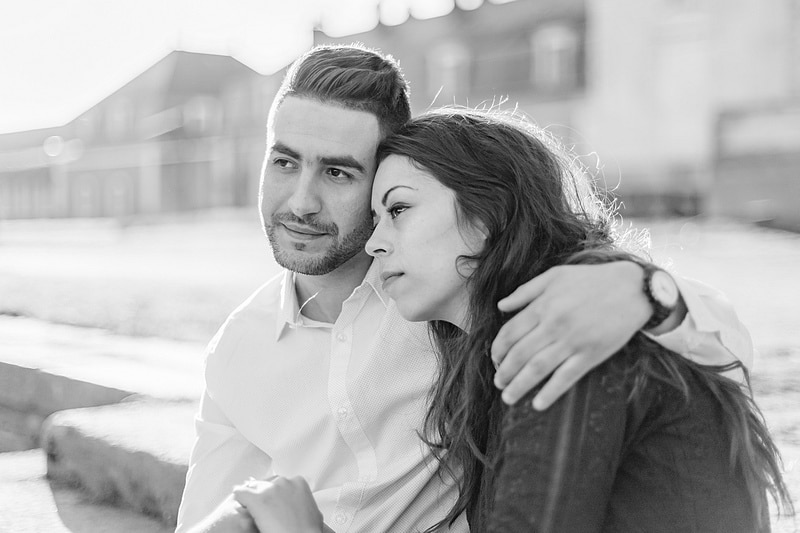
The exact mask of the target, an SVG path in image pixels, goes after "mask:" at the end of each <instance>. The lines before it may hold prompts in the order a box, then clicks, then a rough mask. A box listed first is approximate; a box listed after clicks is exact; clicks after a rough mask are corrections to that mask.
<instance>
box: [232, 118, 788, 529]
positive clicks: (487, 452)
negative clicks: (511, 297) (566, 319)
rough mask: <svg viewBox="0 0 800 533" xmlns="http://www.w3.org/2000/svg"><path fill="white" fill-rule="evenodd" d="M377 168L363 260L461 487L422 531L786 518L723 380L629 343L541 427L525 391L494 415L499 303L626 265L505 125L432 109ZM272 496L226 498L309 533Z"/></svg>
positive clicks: (562, 160) (750, 523)
mask: <svg viewBox="0 0 800 533" xmlns="http://www.w3.org/2000/svg"><path fill="white" fill-rule="evenodd" d="M379 160H380V161H381V163H380V166H379V168H378V172H377V175H376V178H375V183H374V187H373V195H372V207H373V210H374V212H375V220H376V227H375V232H374V234H373V236H372V238H371V239H370V240H369V242H368V243H367V251H368V252H369V253H370V254H371V255H373V256H374V257H375V258H377V260H378V261H379V262H380V266H381V270H382V275H381V278H382V280H383V288H384V290H385V291H386V292H387V293H388V294H389V295H390V296H391V297H392V299H393V300H394V302H395V304H396V305H397V308H398V310H399V311H400V313H401V314H402V315H403V316H404V317H405V318H406V319H409V320H416V321H422V320H426V321H430V331H431V334H432V337H433V339H434V341H435V344H436V346H437V351H438V354H439V357H440V369H441V370H440V374H439V376H438V379H437V383H436V385H435V387H434V389H433V391H432V393H431V401H430V408H429V411H428V415H427V419H426V428H425V429H426V433H425V435H424V436H423V438H424V439H425V441H426V442H427V443H428V445H430V446H431V447H432V448H433V449H434V451H435V452H436V453H437V455H438V457H439V458H440V460H441V461H443V464H444V465H445V467H446V468H448V469H450V470H451V472H452V473H453V474H457V473H461V477H460V479H461V484H460V497H459V499H458V500H457V502H456V504H455V505H454V507H453V508H452V509H451V510H450V513H449V514H448V516H447V517H446V518H445V519H444V520H443V521H442V522H441V523H439V524H437V525H436V526H434V527H432V528H431V530H437V529H438V530H446V529H447V527H446V526H447V524H449V523H451V522H452V521H453V520H455V519H456V518H457V517H458V516H459V515H460V514H461V513H463V512H465V511H466V513H467V516H468V519H469V522H470V529H471V530H472V531H478V532H481V531H509V532H516V531H557V532H560V531H569V532H576V531H622V532H624V531H670V532H672V531H703V532H706V531H724V532H726V533H729V532H736V531H742V532H745V531H747V532H752V531H768V530H769V518H768V508H767V503H766V493H767V492H768V491H769V492H771V493H772V496H773V498H774V499H775V500H776V502H777V503H779V504H783V506H784V508H785V509H786V510H788V511H791V501H790V499H789V496H788V494H787V491H786V488H785V486H784V483H783V481H782V478H781V472H780V469H779V466H778V465H779V458H778V453H777V450H776V448H775V446H774V444H773V442H772V440H771V438H770V436H769V434H768V432H767V430H766V427H765V426H764V423H763V420H762V418H761V415H760V413H759V411H758V409H757V408H756V407H755V405H754V404H753V403H752V401H751V399H750V397H749V395H748V394H747V393H746V392H745V390H743V389H742V388H741V386H740V385H739V384H738V383H737V382H735V381H732V380H730V379H728V378H726V377H723V376H722V375H721V374H720V371H722V370H730V368H726V369H721V368H708V367H700V366H698V365H695V364H693V363H691V362H690V361H688V360H687V359H685V358H683V357H679V356H677V355H675V354H672V353H671V352H669V351H667V350H666V349H665V348H663V347H661V346H659V345H657V344H655V343H653V342H650V341H649V340H648V339H646V338H645V337H643V336H637V337H635V338H634V339H633V340H632V341H631V342H630V343H629V344H628V345H627V346H626V347H625V348H623V349H622V350H621V351H620V352H619V353H618V354H617V355H615V356H614V357H612V358H611V359H609V360H608V361H607V362H606V363H604V364H602V365H600V366H599V367H598V368H596V369H595V370H593V371H592V372H590V373H589V374H588V375H587V376H586V377H584V378H583V379H582V380H581V382H580V383H579V384H578V385H577V386H576V387H575V388H574V389H573V390H572V391H571V392H570V393H568V394H567V395H566V396H565V397H564V398H562V399H561V400H559V401H558V402H556V404H554V405H553V407H551V408H550V409H548V410H547V411H544V412H538V411H534V410H533V409H532V407H531V401H530V398H532V396H533V395H535V394H536V392H537V391H532V392H531V393H530V394H529V396H528V401H519V402H517V403H516V404H515V405H514V406H510V407H509V406H507V405H506V404H504V403H503V402H502V401H501V398H500V392H499V391H498V390H497V388H496V387H494V385H493V383H492V380H493V377H494V366H493V364H492V361H491V358H490V357H489V347H490V345H491V340H492V339H494V338H495V335H496V334H497V332H498V330H499V329H500V327H501V326H502V325H503V323H504V321H505V320H507V319H508V318H509V317H508V315H506V314H504V313H502V312H500V311H499V310H498V307H497V302H498V301H499V300H500V299H502V298H503V297H505V296H507V295H508V294H510V293H511V292H512V291H513V290H514V289H515V288H516V287H518V286H519V285H521V284H522V282H524V281H526V280H529V279H531V278H533V277H534V276H536V275H538V274H540V273H542V272H544V271H546V270H547V269H549V268H550V267H553V266H555V265H559V264H565V263H592V262H595V263H596V262H603V261H612V260H620V259H628V260H632V261H635V260H636V258H635V257H634V256H632V255H630V254H628V253H624V252H622V251H621V244H622V243H621V242H618V239H617V238H616V236H615V235H614V234H613V232H612V228H611V219H610V216H609V212H608V211H607V210H606V209H605V208H604V206H603V204H602V203H601V202H600V201H599V200H598V199H597V197H596V196H595V195H594V193H593V191H592V188H591V184H590V183H589V182H588V181H587V180H586V178H585V176H584V174H583V173H582V172H581V170H580V168H577V166H576V164H575V159H574V158H570V157H569V156H568V155H567V154H565V153H564V152H563V151H562V148H561V147H560V146H559V145H558V144H557V143H555V142H554V141H552V140H551V139H550V138H549V137H547V136H546V135H545V134H544V133H543V132H542V131H540V130H538V129H536V128H535V127H534V126H533V125H532V124H530V123H529V122H527V121H525V120H524V119H523V118H522V117H519V116H512V115H509V114H504V113H500V112H498V111H470V110H463V109H443V110H438V111H435V112H430V113H427V114H425V115H423V116H421V117H418V118H416V119H414V120H412V121H411V123H409V125H408V126H406V127H405V129H404V130H402V131H401V132H399V133H398V134H396V135H393V136H392V137H390V138H388V139H386V140H385V141H384V142H383V143H382V144H381V147H380V148H379ZM602 319H603V317H598V320H602ZM737 366H740V365H737ZM456 477H458V476H457V475H456ZM281 484H284V485H286V484H287V483H286V482H280V483H278V484H270V483H268V482H256V483H254V484H252V485H251V486H245V487H240V488H239V489H237V490H236V491H235V493H234V494H235V497H236V498H237V500H238V501H239V502H240V503H241V504H242V505H244V506H245V507H246V508H247V509H248V511H250V513H251V515H252V516H253V517H254V519H255V521H256V523H257V525H258V526H259V527H260V528H261V530H262V531H266V530H267V529H268V527H267V525H266V524H267V520H269V519H272V518H274V514H271V513H269V512H267V511H266V510H265V509H266V508H267V506H265V505H264V503H265V502H267V503H272V504H275V502H276V501H278V500H277V499H276V498H279V497H281V496H285V498H284V502H285V504H282V505H277V506H275V505H273V507H277V508H280V509H283V510H284V511H286V510H287V508H288V506H289V505H290V504H289V502H293V503H292V505H294V509H293V510H292V516H291V517H288V518H287V520H289V522H288V523H293V524H300V523H301V522H300V519H299V518H298V517H301V516H303V517H304V520H305V522H302V523H305V524H310V525H309V526H308V530H309V531H310V530H313V531H318V530H319V527H321V517H320V516H319V513H318V511H316V509H315V506H314V505H313V499H312V498H311V497H310V490H309V489H308V487H307V485H305V484H304V483H303V482H302V480H297V479H295V480H293V481H292V484H293V485H294V494H296V495H297V494H300V495H302V497H300V496H297V497H289V496H287V494H288V493H287V492H286V491H281V490H279V489H280V485H281ZM270 493H271V494H270ZM304 502H305V503H304ZM282 523H287V522H282ZM287 530H294V529H287Z"/></svg>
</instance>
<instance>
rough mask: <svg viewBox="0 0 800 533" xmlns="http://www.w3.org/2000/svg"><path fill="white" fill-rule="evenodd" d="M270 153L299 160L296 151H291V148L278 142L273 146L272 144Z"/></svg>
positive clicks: (298, 154) (298, 153)
mask: <svg viewBox="0 0 800 533" xmlns="http://www.w3.org/2000/svg"><path fill="white" fill-rule="evenodd" d="M270 151H272V152H280V153H282V154H286V155H288V156H289V157H293V158H295V159H300V152H298V151H297V150H292V149H291V148H289V147H288V146H286V145H285V144H283V143H282V142H280V141H277V142H276V143H275V144H273V145H272V149H271V150H270Z"/></svg>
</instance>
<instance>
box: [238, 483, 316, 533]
mask: <svg viewBox="0 0 800 533" xmlns="http://www.w3.org/2000/svg"><path fill="white" fill-rule="evenodd" d="M233 496H234V498H236V501H238V502H239V503H240V504H242V505H243V506H244V507H245V508H246V509H247V511H248V512H249V513H250V515H251V516H252V517H253V520H255V523H256V526H257V527H258V530H259V531H260V532H261V533H321V532H323V531H324V530H323V524H322V513H321V512H320V511H319V508H318V507H317V504H316V502H315V501H314V496H313V495H312V494H311V489H310V488H309V486H308V483H306V480H305V479H303V478H302V477H293V478H285V477H279V476H276V477H274V478H271V479H269V480H267V481H256V480H252V481H249V482H247V484H245V485H242V486H239V487H236V488H234V490H233Z"/></svg>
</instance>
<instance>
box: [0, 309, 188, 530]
mask: <svg viewBox="0 0 800 533" xmlns="http://www.w3.org/2000/svg"><path fill="white" fill-rule="evenodd" d="M203 348H204V347H203V345H202V344H199V343H187V342H178V341H170V340H163V339H147V338H132V337H124V336H120V335H114V334H110V333H108V332H106V331H103V330H97V329H88V328H77V327H71V326H64V325H56V324H50V323H47V322H42V321H39V320H33V319H27V318H18V317H5V316H0V452H8V451H13V450H24V449H29V448H32V447H36V446H39V447H41V448H43V449H44V451H45V453H46V456H47V463H46V464H47V474H48V476H49V478H50V479H51V480H52V481H53V482H57V483H60V484H67V485H69V486H71V487H74V488H80V489H81V490H83V491H84V493H85V494H86V495H87V496H88V497H90V498H91V499H92V500H93V501H99V502H106V503H108V504H113V505H117V506H120V507H126V508H129V509H132V510H133V511H136V512H138V513H143V514H144V515H148V516H151V517H154V518H155V519H157V520H158V521H160V522H161V523H162V524H165V525H167V526H174V523H175V519H176V516H177V509H178V505H179V503H180V496H181V492H182V490H183V483H184V479H185V476H186V469H187V463H188V458H189V453H190V450H191V445H192V442H193V440H194V427H193V420H194V413H195V412H196V410H197V402H198V401H199V398H200V395H201V393H202V387H203V379H202V355H203ZM51 415H52V416H51ZM48 417H49V418H48ZM2 455H7V454H2ZM12 455H13V454H12ZM2 531H4V530H3V529H2V528H0V532H2ZM13 531H16V530H15V529H14V530H13ZM98 531H100V530H98Z"/></svg>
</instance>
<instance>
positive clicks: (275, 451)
mask: <svg viewBox="0 0 800 533" xmlns="http://www.w3.org/2000/svg"><path fill="white" fill-rule="evenodd" d="M410 116H411V113H410V106H409V103H408V90H407V85H406V82H405V80H404V79H403V77H402V74H401V73H400V71H399V68H398V67H397V65H396V64H395V63H394V61H393V60H392V59H391V58H386V57H383V56H381V55H380V54H378V53H376V52H374V51H370V50H367V49H364V48H362V47H357V46H349V47H317V48H314V49H312V50H311V51H309V52H308V53H306V54H305V55H304V56H303V57H301V58H300V59H298V60H297V61H296V62H295V64H294V65H293V66H292V67H291V68H290V70H289V72H288V73H287V75H286V78H285V79H284V82H283V85H282V86H281V89H280V91H279V93H278V95H277V96H276V98H275V101H274V102H273V105H272V108H271V110H270V118H269V123H268V134H267V154H266V158H265V161H264V167H263V173H262V182H261V191H260V204H261V215H262V221H263V224H264V228H265V231H266V234H267V236H268V238H269V241H270V244H271V246H272V249H273V253H274V256H275V259H276V261H277V262H278V263H279V264H280V265H282V266H283V267H284V268H285V269H286V271H285V272H284V273H283V274H282V275H280V276H279V277H277V278H275V279H273V280H272V281H270V282H268V283H267V284H266V285H264V286H263V287H261V288H260V289H259V290H258V291H256V293H254V294H253V295H252V296H251V297H250V298H249V299H248V300H247V301H246V302H245V303H244V304H242V306H240V307H239V308H238V309H237V310H236V311H234V313H233V314H232V315H231V316H230V317H229V318H228V320H227V321H226V323H225V324H224V325H223V326H222V328H221V329H220V331H219V332H218V333H217V335H216V336H215V337H214V339H213V340H212V341H211V343H210V345H209V348H208V354H207V361H206V391H205V394H204V396H203V399H202V403H201V407H200V412H199V414H198V416H197V441H196V443H195V447H194V450H193V452H192V457H191V461H190V469H189V473H188V475H187V484H186V489H185V492H184V496H183V501H182V504H181V509H180V513H179V517H178V529H177V531H180V532H182V531H189V530H193V531H213V530H216V531H239V530H243V531H246V530H248V528H252V523H251V522H250V521H249V517H248V515H247V512H246V511H245V510H243V509H242V507H241V506H238V505H237V504H236V503H235V502H234V500H233V499H232V498H231V496H230V495H231V492H232V488H233V486H234V485H236V484H240V483H242V482H244V481H245V479H247V478H248V477H250V476H252V477H255V478H258V479H265V478H268V477H270V476H273V475H275V474H278V475H281V476H302V477H303V478H304V479H305V480H306V481H307V483H308V486H309V487H310V490H311V492H312V493H313V496H314V500H315V501H316V504H317V505H318V507H319V509H320V510H321V511H322V514H323V515H324V518H325V522H326V523H327V524H329V525H330V527H331V528H333V529H334V530H335V531H337V532H344V531H351V532H353V531H369V532H372V531H398V532H407V531H415V530H420V531H422V530H424V529H426V528H427V527H429V526H431V525H432V524H434V523H436V522H437V521H438V520H440V519H441V517H443V516H444V515H445V514H446V512H447V510H448V509H449V508H450V506H451V504H452V502H453V500H454V498H455V496H456V491H457V489H456V486H455V484H454V483H453V481H452V480H448V479H446V478H445V477H444V474H443V473H440V471H439V470H438V465H437V463H436V461H435V459H434V458H433V456H432V454H431V453H430V451H429V450H428V449H427V448H426V447H425V446H424V445H423V444H422V443H421V441H420V439H419V436H418V433H417V432H418V431H419V430H420V428H422V420H423V417H424V415H425V410H426V404H425V401H426V396H427V393H428V390H429V388H430V386H431V384H432V383H433V379H434V376H435V373H436V357H435V355H434V353H433V351H432V348H431V345H430V342H429V339H428V336H427V333H426V330H425V326H424V325H421V324H412V323H408V322H405V321H404V320H402V319H401V318H400V317H399V315H398V313H397V310H396V309H395V307H394V305H393V303H392V302H391V301H390V300H389V299H388V298H387V297H386V295H385V294H384V293H383V291H382V288H381V283H380V280H379V278H378V272H377V269H376V268H375V267H373V265H372V261H371V259H370V258H369V257H368V256H367V255H366V253H365V251H364V244H365V242H366V240H367V239H368V238H369V236H370V234H371V231H372V218H371V214H370V194H371V186H372V179H373V176H374V173H375V170H376V161H375V151H376V148H377V146H378V143H379V142H380V140H381V139H382V138H383V137H384V136H386V135H387V134H389V133H391V132H392V131H393V130H395V129H396V128H398V127H399V126H400V125H402V124H403V123H404V122H405V121H407V120H408V119H409V118H410ZM643 276H644V275H643V269H642V267H640V266H639V265H636V264H633V263H613V264H610V265H599V266H583V267H559V268H558V269H554V270H552V271H549V272H547V273H546V274H544V275H543V276H540V277H539V278H536V279H534V280H532V281H531V282H530V283H528V284H526V285H525V286H523V287H521V288H520V289H519V290H518V291H517V292H516V293H514V294H512V295H510V296H509V298H507V299H506V300H505V301H504V302H501V307H503V309H504V310H508V311H511V310H514V309H520V308H521V309H522V310H521V311H520V312H519V313H517V315H516V316H515V317H514V318H513V319H512V320H510V321H509V322H508V324H507V325H506V327H504V329H503V330H502V331H501V333H500V335H499V336H498V338H497V340H496V341H495V343H494V345H493V346H492V357H493V358H494V359H495V361H497V362H498V363H500V364H499V369H498V374H497V380H496V382H497V384H498V386H500V387H501V388H503V387H505V391H504V399H505V400H506V401H509V402H512V401H515V400H516V399H517V398H519V397H520V396H521V395H522V394H523V393H524V392H526V391H527V390H530V389H531V388H532V387H533V386H535V384H536V383H537V382H538V381H540V380H541V379H542V378H543V377H545V376H546V375H548V374H550V373H551V371H552V370H554V369H556V372H555V373H554V374H553V376H552V377H551V378H550V379H549V380H548V383H547V385H546V386H545V388H544V389H543V390H542V392H541V393H540V395H539V396H538V397H537V400H536V402H537V405H536V406H537V407H540V408H543V407H546V405H548V404H549V403H550V402H552V400H553V399H554V398H556V397H557V396H558V395H559V394H560V393H561V392H563V390H565V389H566V388H568V387H569V386H571V384H572V383H574V382H575V380H577V379H578V378H579V377H580V376H581V375H582V374H584V373H585V372H587V371H588V370H589V369H590V368H591V367H592V366H594V365H596V364H597V363H599V362H600V361H602V360H603V359H604V358H606V357H608V356H609V355H610V354H611V353H613V352H615V351H616V350H617V349H618V348H619V347H621V346H622V345H623V344H625V342H627V340H628V339H629V338H630V337H631V336H632V335H633V334H634V333H635V332H636V331H638V330H639V329H640V328H642V327H643V326H645V325H646V323H647V326H648V327H649V328H650V333H655V334H661V333H664V335H659V336H657V337H656V340H658V341H659V342H661V343H662V344H664V345H665V346H667V347H668V348H671V349H673V350H675V351H677V352H679V353H681V354H683V355H685V356H687V357H693V358H704V359H703V360H704V361H705V362H711V363H727V362H730V361H732V360H733V358H734V356H736V357H739V358H741V359H744V360H745V362H748V358H749V357H750V353H751V352H752V348H751V346H750V344H749V338H748V337H747V333H746V332H745V331H744V330H743V329H742V328H741V326H740V324H739V323H738V320H736V317H735V315H733V313H732V311H730V309H729V307H727V306H726V305H725V304H724V303H723V302H720V300H719V298H718V297H717V296H714V295H713V294H708V293H707V292H704V291H703V290H701V289H698V288H697V287H695V286H693V285H691V284H689V283H686V282H685V281H682V280H679V283H680V293H679V292H678V290H677V289H678V286H675V285H674V283H673V282H672V278H669V276H667V278H669V279H666V280H664V283H666V284H667V285H670V284H672V288H673V289H674V291H673V292H674V299H673V301H671V302H669V301H665V302H662V301H660V300H659V298H661V296H660V295H659V294H657V293H656V294H654V293H653V291H652V290H651V288H650V285H647V286H646V287H644V288H643ZM667 292H669V291H667ZM681 295H682V298H681V297H680V296H681ZM612 309H613V310H619V309H623V312H622V314H620V313H619V312H617V311H615V312H614V313H613V314H612V313H611V312H610V310H612ZM687 311H688V312H687ZM598 317H603V320H598ZM654 319H655V320H654ZM665 332H666V333H665ZM731 339H733V342H731ZM737 342H738V344H740V345H737ZM542 395H544V397H542ZM452 529H453V530H454V531H466V530H467V524H466V520H465V519H464V517H461V519H460V520H459V521H458V522H457V523H456V524H454V525H453V528H452Z"/></svg>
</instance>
